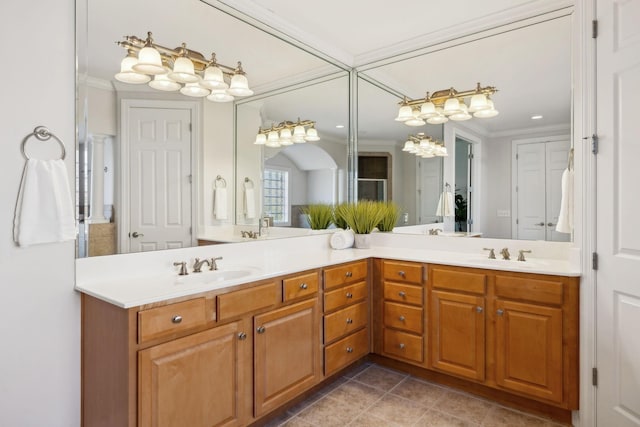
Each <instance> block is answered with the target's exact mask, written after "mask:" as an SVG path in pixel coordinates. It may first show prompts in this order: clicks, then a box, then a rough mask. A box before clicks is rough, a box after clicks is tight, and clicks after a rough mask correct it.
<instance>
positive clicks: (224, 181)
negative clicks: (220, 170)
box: [214, 175, 227, 188]
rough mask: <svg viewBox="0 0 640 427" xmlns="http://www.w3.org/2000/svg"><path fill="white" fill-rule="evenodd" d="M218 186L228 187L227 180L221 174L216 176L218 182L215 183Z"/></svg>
mask: <svg viewBox="0 0 640 427" xmlns="http://www.w3.org/2000/svg"><path fill="white" fill-rule="evenodd" d="M218 183H220V185H221V186H220V187H218ZM214 186H215V187H216V188H227V181H226V180H225V179H224V178H223V177H222V176H220V175H218V176H216V182H215V184H214Z"/></svg>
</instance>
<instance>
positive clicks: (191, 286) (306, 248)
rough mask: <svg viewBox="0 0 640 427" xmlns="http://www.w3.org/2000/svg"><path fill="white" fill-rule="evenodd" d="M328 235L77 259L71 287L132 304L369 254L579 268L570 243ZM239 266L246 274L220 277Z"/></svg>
mask: <svg viewBox="0 0 640 427" xmlns="http://www.w3.org/2000/svg"><path fill="white" fill-rule="evenodd" d="M329 238H330V236H329V235H326V234H325V235H315V236H305V237H295V238H282V239H277V240H269V241H253V242H247V243H230V244H224V245H214V246H200V247H194V248H185V249H178V250H171V251H157V252H144V253H137V254H128V255H114V256H106V257H94V258H83V259H78V260H77V261H76V290H78V291H80V292H83V293H86V294H88V295H91V296H94V297H96V298H99V299H102V300H104V301H107V302H109V303H111V304H114V305H116V306H118V307H122V308H130V307H136V306H139V305H143V304H148V303H152V302H158V301H163V300H167V299H172V298H178V297H184V296H188V295H191V294H196V293H201V292H207V291H211V290H217V289H223V288H227V287H231V286H236V285H240V284H243V283H249V282H254V281H258V280H263V279H268V278H272V277H276V276H282V275H286V274H291V273H295V272H298V271H303V270H309V269H314V268H321V267H324V266H328V265H334V264H340V263H344V262H350V261H356V260H360V259H367V258H370V257H376V258H387V259H395V260H404V261H415V262H423V263H435V264H447V265H455V266H462V267H475V268H486V269H493V270H504V271H515V272H524V273H539V274H550V275H561V276H580V274H581V273H580V260H579V258H580V256H579V250H578V249H576V248H573V247H572V245H571V244H567V243H562V244H559V243H553V242H522V241H509V240H496V239H483V238H474V239H460V238H455V237H442V236H424V235H423V236H412V235H397V234H393V233H373V234H372V247H371V248H370V249H353V248H352V249H344V250H333V249H331V248H330V247H329ZM460 242H464V243H460ZM501 245H502V246H504V247H509V250H510V251H511V253H512V259H511V260H509V261H506V260H501V259H488V258H487V255H486V252H484V251H483V250H482V248H483V247H494V248H495V250H496V253H498V252H499V250H500V247H501ZM518 249H532V250H533V252H532V254H529V255H528V257H527V259H528V260H527V261H525V262H520V261H516V260H515V259H516V257H517V250H518ZM536 255H538V256H540V257H536ZM216 256H222V257H223V260H221V261H218V267H219V271H218V272H215V271H209V270H208V268H207V267H206V266H204V267H203V269H202V273H192V272H191V271H192V268H191V267H192V265H193V260H194V258H195V257H199V258H201V259H202V258H211V257H216ZM497 256H499V255H497ZM541 256H546V257H548V258H541ZM176 261H186V262H187V265H188V267H189V269H188V270H189V272H190V274H189V275H188V276H178V274H177V273H178V267H174V266H173V262H176ZM237 272H240V273H241V274H243V276H242V277H235V278H233V277H232V278H229V279H226V278H224V277H220V276H224V274H235V273H237Z"/></svg>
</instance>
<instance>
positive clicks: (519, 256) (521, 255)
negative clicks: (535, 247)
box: [518, 249, 531, 261]
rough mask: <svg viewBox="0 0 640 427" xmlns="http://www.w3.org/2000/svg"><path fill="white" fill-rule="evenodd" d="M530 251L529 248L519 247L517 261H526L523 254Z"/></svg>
mask: <svg viewBox="0 0 640 427" xmlns="http://www.w3.org/2000/svg"><path fill="white" fill-rule="evenodd" d="M530 253H531V249H529V250H524V249H520V250H519V251H518V261H526V259H524V254H530Z"/></svg>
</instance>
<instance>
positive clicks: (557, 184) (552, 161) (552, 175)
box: [545, 140, 571, 242]
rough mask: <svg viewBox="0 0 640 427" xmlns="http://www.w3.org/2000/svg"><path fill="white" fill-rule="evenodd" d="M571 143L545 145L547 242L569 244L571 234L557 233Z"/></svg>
mask: <svg viewBox="0 0 640 427" xmlns="http://www.w3.org/2000/svg"><path fill="white" fill-rule="evenodd" d="M570 148H571V143H570V142H569V141H568V140H567V141H550V142H547V143H545V151H546V155H545V163H546V165H545V183H546V195H545V206H546V215H545V220H546V222H545V227H546V231H545V240H549V241H553V242H568V241H569V240H570V239H571V234H570V233H559V232H557V231H556V225H557V224H558V217H559V215H560V203H561V202H562V174H563V172H564V170H565V169H566V168H567V163H568V161H569V150H570Z"/></svg>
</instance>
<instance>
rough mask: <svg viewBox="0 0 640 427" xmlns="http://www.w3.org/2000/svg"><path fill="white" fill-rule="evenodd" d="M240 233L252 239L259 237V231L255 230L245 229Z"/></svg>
mask: <svg viewBox="0 0 640 427" xmlns="http://www.w3.org/2000/svg"><path fill="white" fill-rule="evenodd" d="M240 235H241V236H242V237H248V238H250V239H257V238H258V233H256V232H255V231H251V230H249V231H245V230H241V231H240Z"/></svg>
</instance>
